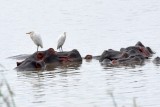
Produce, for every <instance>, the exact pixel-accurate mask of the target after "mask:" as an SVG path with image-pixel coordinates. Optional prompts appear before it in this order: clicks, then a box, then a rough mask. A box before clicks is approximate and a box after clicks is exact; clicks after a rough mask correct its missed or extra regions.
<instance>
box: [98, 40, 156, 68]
mask: <svg viewBox="0 0 160 107" xmlns="http://www.w3.org/2000/svg"><path fill="white" fill-rule="evenodd" d="M152 54H154V52H153V51H152V49H151V48H150V47H145V46H144V45H143V44H142V43H141V42H137V44H136V45H135V46H129V47H127V48H121V49H120V51H115V50H112V49H109V50H105V51H104V52H103V53H102V55H101V56H100V58H99V62H101V64H103V65H132V64H142V63H143V62H144V60H145V59H148V58H149V57H151V56H152Z"/></svg>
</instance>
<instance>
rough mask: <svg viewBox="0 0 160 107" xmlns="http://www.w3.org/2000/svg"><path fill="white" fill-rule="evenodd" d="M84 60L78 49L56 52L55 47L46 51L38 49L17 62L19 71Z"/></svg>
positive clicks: (42, 68)
mask: <svg viewBox="0 0 160 107" xmlns="http://www.w3.org/2000/svg"><path fill="white" fill-rule="evenodd" d="M74 62H75V63H76V62H80V63H81V62H82V57H81V55H80V53H79V52H78V50H76V49H73V50H72V51H67V52H56V51H54V49H53V48H49V49H48V50H45V51H38V52H35V53H33V54H32V55H30V56H28V57H27V58H26V59H25V60H23V61H22V62H17V67H16V68H15V69H16V70H18V71H34V70H44V69H45V68H47V66H49V65H51V64H52V65H56V66H57V65H60V64H62V63H72V64H73V63H74Z"/></svg>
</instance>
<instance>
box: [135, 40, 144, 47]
mask: <svg viewBox="0 0 160 107" xmlns="http://www.w3.org/2000/svg"><path fill="white" fill-rule="evenodd" d="M135 46H141V47H144V45H143V44H142V43H141V42H140V41H138V42H137V43H136V45H135Z"/></svg>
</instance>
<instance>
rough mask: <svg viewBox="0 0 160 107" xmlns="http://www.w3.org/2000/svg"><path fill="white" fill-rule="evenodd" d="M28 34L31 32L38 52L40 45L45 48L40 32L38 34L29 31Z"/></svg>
mask: <svg viewBox="0 0 160 107" xmlns="http://www.w3.org/2000/svg"><path fill="white" fill-rule="evenodd" d="M26 34H29V35H30V37H31V39H32V40H33V42H34V43H35V45H37V52H38V47H39V46H40V47H41V48H43V43H42V39H41V36H40V35H39V34H36V33H35V32H34V31H31V32H28V33H26Z"/></svg>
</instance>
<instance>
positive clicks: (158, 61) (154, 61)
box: [153, 56, 160, 64]
mask: <svg viewBox="0 0 160 107" xmlns="http://www.w3.org/2000/svg"><path fill="white" fill-rule="evenodd" d="M153 63H154V64H160V57H159V56H157V57H155V58H154V59H153Z"/></svg>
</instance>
